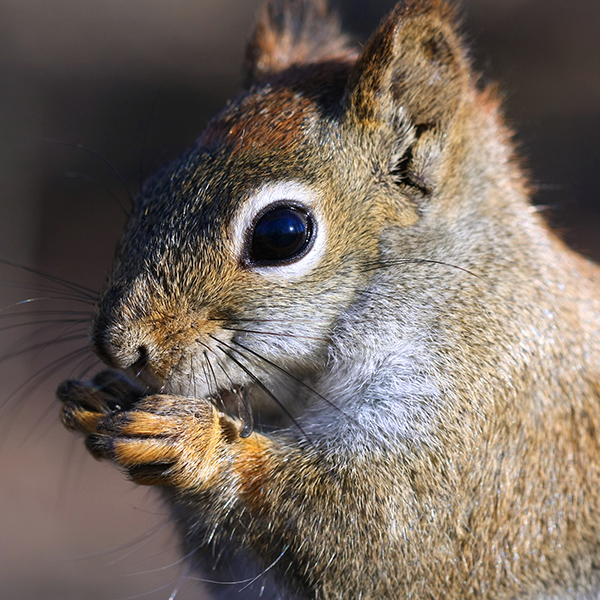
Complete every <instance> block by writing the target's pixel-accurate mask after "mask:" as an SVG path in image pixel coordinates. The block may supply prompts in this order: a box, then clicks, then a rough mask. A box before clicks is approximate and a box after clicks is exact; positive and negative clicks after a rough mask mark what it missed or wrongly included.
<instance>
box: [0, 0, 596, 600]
mask: <svg viewBox="0 0 600 600" xmlns="http://www.w3.org/2000/svg"><path fill="white" fill-rule="evenodd" d="M392 5H393V0H370V1H369V2H367V1H366V0H362V1H359V0H355V1H349V0H347V1H345V2H338V3H337V6H338V8H339V10H340V12H341V14H342V16H343V20H344V22H345V24H346V26H347V28H348V29H349V30H350V31H352V32H353V33H355V34H356V36H357V38H358V39H359V40H364V38H365V37H366V35H367V34H368V32H369V31H371V30H372V29H373V28H374V27H375V26H376V24H377V23H378V21H379V20H380V18H381V17H382V16H383V14H384V13H385V12H386V11H388V10H389V9H390V8H391V7H392ZM256 6H257V2H256V1H255V0H170V1H169V2H167V1H166V0H103V1H102V2H96V1H95V0H53V1H52V2H45V1H44V0H0V141H1V145H0V258H1V259H5V260H10V261H16V262H18V263H20V264H23V265H26V266H29V267H32V268H35V269H39V270H41V271H44V272H45V273H49V274H52V275H53V276H56V277H60V278H64V279H66V280H68V281H70V282H73V283H75V284H77V285H82V286H86V287H89V288H91V289H93V290H97V289H99V288H100V287H101V285H102V282H103V280H104V277H105V275H106V272H107V269H108V267H109V265H110V261H111V255H112V252H113V250H114V247H115V244H116V242H117V240H118V237H119V232H120V229H121V227H122V226H123V222H124V215H123V210H122V209H121V207H120V206H119V204H123V205H125V206H127V205H128V202H129V199H128V198H129V195H131V194H135V192H136V190H137V189H138V187H139V183H140V181H141V180H143V179H144V178H145V177H146V176H147V175H148V174H149V173H150V172H151V171H152V170H153V169H154V168H156V167H157V166H159V165H160V164H161V163H163V162H165V161H167V160H169V159H170V158H173V157H175V156H176V155H177V154H178V153H179V152H181V151H182V150H183V149H184V148H185V147H186V146H188V145H189V144H190V143H191V142H192V141H193V140H194V139H195V138H196V137H197V135H198V134H199V132H200V131H201V129H202V127H203V125H204V124H205V123H206V121H207V119H208V118H209V117H210V115H211V114H213V113H214V112H215V111H216V110H217V109H218V108H219V107H220V106H221V105H222V104H223V102H224V101H225V99H226V98H228V97H229V96H231V95H232V94H234V93H235V92H236V90H239V86H240V68H239V67H240V64H241V60H242V56H243V49H244V43H245V40H246V38H247V36H248V33H249V30H250V27H251V24H252V21H253V15H254V14H255V10H256ZM463 7H464V21H465V27H464V30H465V32H466V35H467V39H468V40H469V42H470V43H471V45H472V46H473V48H474V52H473V57H474V60H475V63H476V65H477V67H478V68H479V69H480V70H481V71H482V72H483V73H484V77H485V78H486V79H487V80H489V81H498V82H499V83H500V89H501V90H502V93H503V96H504V98H505V107H506V113H507V116H508V120H509V122H510V123H511V125H512V126H513V127H514V128H515V130H516V131H517V132H518V135H517V139H518V140H519V145H520V153H521V154H522V156H523V157H524V158H525V160H526V163H527V164H528V166H529V168H530V169H531V172H532V173H533V178H534V181H535V182H536V184H537V185H538V189H539V192H538V195H537V197H536V202H538V203H540V204H542V205H544V206H546V207H548V210H547V214H548V216H549V218H550V219H551V221H552V223H553V225H554V226H555V227H557V228H558V229H560V231H561V233H562V235H564V236H565V238H566V239H567V240H568V241H569V243H571V244H572V245H573V246H574V247H576V248H577V249H579V250H580V251H582V252H584V253H586V254H588V255H590V256H596V257H598V256H599V255H600V235H599V233H600V177H599V170H600V158H599V157H600V77H599V76H598V73H599V66H600V36H599V35H598V31H599V30H600V2H598V1H597V0H502V2H498V1H497V0H465V1H464V3H463ZM117 172H118V173H119V174H118V175H117ZM49 287H50V288H52V289H53V290H57V289H59V287H58V284H56V283H53V282H51V281H49V280H45V279H42V278H40V277H35V276H33V275H32V274H30V273H28V272H26V271H23V270H20V269H16V268H11V267H8V266H0V307H4V308H3V310H1V311H0V327H1V329H0V358H1V360H0V377H1V381H2V391H1V392H0V403H1V408H0V598H10V599H13V600H21V599H22V600H25V599H27V600H38V599H39V600H42V599H43V600H49V599H57V600H58V599H60V600H71V599H72V600H75V599H77V600H95V599H98V600H100V599H101V600H122V599H125V598H145V599H148V600H154V599H156V600H158V599H164V600H167V599H168V598H169V597H170V595H171V593H172V592H173V590H174V589H175V588H177V587H179V583H178V581H179V580H180V579H181V577H180V576H181V574H182V572H183V570H184V569H183V567H182V565H181V564H180V563H179V562H178V560H179V557H178V554H177V551H176V541H175V540H174V538H173V536H172V535H171V532H170V530H169V528H168V526H165V518H164V511H163V509H162V508H161V506H160V505H159V504H158V503H156V502H154V500H153V497H152V494H151V493H148V491H147V490H145V489H140V488H135V487H134V486H133V485H132V484H129V483H128V482H126V481H124V479H123V477H122V476H121V475H120V474H119V473H118V472H117V471H116V470H115V469H114V468H112V467H110V466H106V465H103V464H100V463H96V462H95V461H94V460H93V459H91V458H90V457H88V456H87V455H86V453H85V451H84V449H83V445H82V444H81V441H80V440H78V439H75V437H74V436H72V435H70V434H68V433H67V432H66V431H64V430H63V428H62V426H61V425H60V423H59V419H58V412H59V411H58V408H59V407H58V405H57V401H56V400H54V389H55V388H56V385H57V384H58V383H59V382H60V381H61V380H62V379H63V378H64V377H69V376H74V375H78V374H79V373H81V372H83V371H85V369H86V368H87V369H91V371H90V372H95V370H97V369H98V368H99V367H98V366H94V363H93V360H90V358H89V354H87V355H84V354H78V353H76V350H77V349H78V348H80V347H83V346H85V339H84V338H83V337H77V336H80V335H83V334H84V333H85V326H84V325H83V324H82V323H79V322H77V321H78V320H79V319H85V318H86V316H85V314H83V313H85V312H86V311H88V310H89V306H88V305H87V304H80V303H78V302H75V301H73V298H71V297H72V296H73V294H74V292H75V290H74V289H73V288H62V291H61V292H60V293H59V292H56V291H52V290H50V289H47V288H49ZM56 296H62V299H54V300H43V298H49V297H56ZM25 299H32V301H31V302H28V303H26V304H17V303H19V302H21V301H23V300H25ZM69 299H71V301H70V302H67V300H69ZM49 311H55V312H53V313H52V314H49ZM67 311H69V312H67ZM80 313H81V314H80ZM59 319H60V321H59ZM65 319H66V320H65ZM48 320H50V321H52V323H50V324H48V322H47V321H48ZM31 322H36V323H37V325H31V326H25V325H22V324H25V323H31ZM40 330H41V332H40ZM61 336H62V337H63V338H64V337H66V338H73V341H72V344H68V343H64V344H63V343H58V344H52V343H51V341H52V340H53V339H61ZM27 346H30V347H31V348H30V351H28V352H25V350H26V349H27ZM69 352H73V354H72V355H70V356H67V354H68V353H69ZM62 357H65V359H64V360H63V361H61V360H60V359H61V358H62ZM200 597H202V592H201V587H200V584H199V583H198V582H194V581H191V580H188V581H185V582H183V583H182V584H181V590H180V592H179V594H178V595H177V598H178V599H179V600H187V599H191V598H200Z"/></svg>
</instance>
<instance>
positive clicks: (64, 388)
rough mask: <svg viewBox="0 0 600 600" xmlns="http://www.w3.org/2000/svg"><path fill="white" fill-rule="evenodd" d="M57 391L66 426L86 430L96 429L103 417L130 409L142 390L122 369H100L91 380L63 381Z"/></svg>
mask: <svg viewBox="0 0 600 600" xmlns="http://www.w3.org/2000/svg"><path fill="white" fill-rule="evenodd" d="M56 395H57V396H58V399H59V400H61V401H62V403H63V406H62V411H61V418H62V422H63V424H64V425H65V427H66V428H67V429H70V430H71V431H78V432H80V433H84V434H88V433H93V432H95V431H96V428H97V426H98V422H99V420H100V419H101V418H102V417H104V416H105V415H107V414H109V413H113V412H119V411H123V410H127V409H129V408H130V407H132V406H133V405H134V404H135V403H136V402H138V401H139V400H140V398H141V397H142V396H143V395H144V392H143V390H142V388H140V387H138V386H136V385H135V384H134V383H133V382H132V381H131V380H130V379H129V378H127V377H126V376H125V375H123V374H122V373H120V372H118V371H102V372H101V373H98V374H97V375H96V376H95V377H94V378H93V379H92V380H91V381H80V380H76V379H71V380H68V381H65V382H63V383H62V384H61V385H60V386H59V388H58V390H57V391H56Z"/></svg>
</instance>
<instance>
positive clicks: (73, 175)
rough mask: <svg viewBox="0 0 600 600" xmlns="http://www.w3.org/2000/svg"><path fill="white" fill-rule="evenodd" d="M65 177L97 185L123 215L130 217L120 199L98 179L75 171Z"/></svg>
mask: <svg viewBox="0 0 600 600" xmlns="http://www.w3.org/2000/svg"><path fill="white" fill-rule="evenodd" d="M65 175H66V176H67V177H68V178H69V179H79V180H81V181H87V182H88V183H93V184H95V185H97V186H98V187H99V188H101V189H103V190H104V191H105V192H106V193H107V194H108V195H109V196H111V197H112V198H113V200H114V201H115V202H116V203H117V204H118V206H119V208H120V209H121V210H122V211H123V214H124V215H125V216H126V217H129V212H128V211H127V209H126V208H125V207H124V206H123V203H122V202H121V200H120V199H119V197H118V196H117V195H116V194H115V193H114V192H113V191H112V190H111V189H110V188H109V187H108V186H107V185H105V184H104V183H102V182H101V181H100V180H98V179H96V178H95V177H91V176H90V175H83V174H82V173H74V172H73V171H69V172H67V173H65Z"/></svg>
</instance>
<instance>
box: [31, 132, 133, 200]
mask: <svg viewBox="0 0 600 600" xmlns="http://www.w3.org/2000/svg"><path fill="white" fill-rule="evenodd" d="M40 141H42V142H46V143H47V144H56V145H57V146H65V147H66V148H75V149H76V150H81V151H83V152H86V153H87V154H89V155H91V156H93V157H94V158H97V159H98V160H100V161H101V162H103V163H104V164H105V165H106V166H107V167H108V168H109V169H110V170H111V171H112V172H113V173H114V174H115V176H116V177H117V179H118V180H119V181H120V182H121V184H122V185H123V188H124V189H125V192H126V193H127V197H128V198H129V202H130V203H131V205H132V206H133V203H134V199H133V195H132V193H131V190H130V189H129V186H128V185H127V181H125V177H123V175H122V174H121V172H120V171H119V170H118V169H117V168H116V167H115V166H114V165H113V164H112V163H111V162H110V161H108V160H106V158H104V156H102V155H101V154H99V153H98V152H95V151H94V150H91V149H90V148H86V147H85V146H82V145H81V144H72V143H70V142H63V141H61V140H53V139H51V138H40Z"/></svg>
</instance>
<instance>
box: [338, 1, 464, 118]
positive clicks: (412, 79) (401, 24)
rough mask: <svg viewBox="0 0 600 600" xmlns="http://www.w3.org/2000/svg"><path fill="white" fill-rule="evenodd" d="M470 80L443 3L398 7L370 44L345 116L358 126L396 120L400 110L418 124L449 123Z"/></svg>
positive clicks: (356, 73)
mask: <svg viewBox="0 0 600 600" xmlns="http://www.w3.org/2000/svg"><path fill="white" fill-rule="evenodd" d="M468 77H469V65H468V61H467V59H466V56H465V51H464V49H463V46H462V43H461V41H460V39H459V37H458V35H457V33H456V26H455V16H454V14H453V11H452V9H451V8H450V7H449V6H448V5H447V4H446V3H445V2H444V1H443V0H407V1H406V2H403V3H401V4H398V5H397V6H396V8H395V9H394V10H393V11H392V13H391V14H390V15H389V16H388V17H387V18H386V19H384V21H383V23H382V24H381V25H380V27H379V29H377V31H375V33H374V34H373V35H372V36H371V37H370V39H369V40H368V42H367V43H366V45H365V47H364V50H363V52H362V55H361V56H360V57H359V59H358V61H357V62H356V65H355V66H354V69H353V71H352V74H351V76H350V79H349V82H348V87H347V90H346V102H347V105H346V111H347V112H346V116H347V118H349V119H351V120H352V121H354V122H355V123H357V124H360V123H362V124H368V123H369V122H381V121H388V122H390V121H393V120H395V119H396V118H397V114H398V110H399V109H402V110H403V111H404V113H405V114H406V115H407V117H408V118H409V119H410V121H411V122H412V123H413V124H414V125H435V124H440V123H443V122H446V121H447V120H448V119H451V118H452V116H453V115H454V114H455V113H456V110H457V109H458V107H459V105H460V103H461V101H462V98H463V95H464V92H465V88H466V83H467V80H468Z"/></svg>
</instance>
